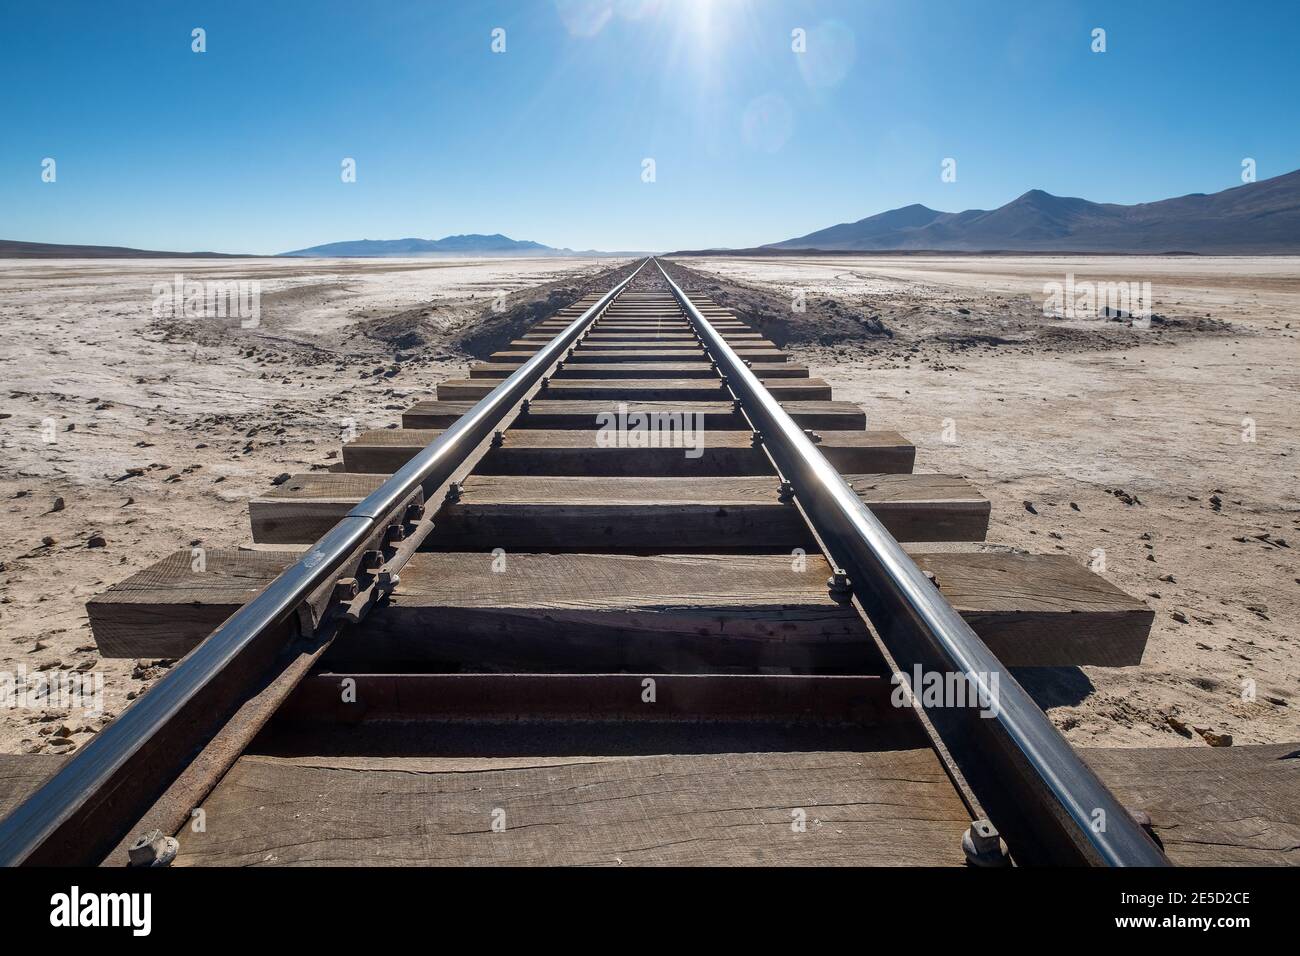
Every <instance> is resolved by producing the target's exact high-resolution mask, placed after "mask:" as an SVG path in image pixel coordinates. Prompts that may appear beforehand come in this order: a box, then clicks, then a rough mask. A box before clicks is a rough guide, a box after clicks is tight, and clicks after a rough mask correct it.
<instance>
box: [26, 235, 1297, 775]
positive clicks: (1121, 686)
mask: <svg viewBox="0 0 1300 956" xmlns="http://www.w3.org/2000/svg"><path fill="white" fill-rule="evenodd" d="M616 264H618V263H617V262H612V261H610V260H583V259H515V260H502V259H495V260H473V261H470V260H433V261H430V260H351V261H342V260H275V259H263V260H254V259H248V260H200V261H196V260H180V261H167V260H146V261H139V260H136V261H109V260H84V261H69V260H47V261H39V262H33V261H23V260H9V261H0V335H2V336H3V342H4V345H3V346H0V374H2V375H3V379H4V387H3V389H2V390H0V455H2V456H3V460H0V501H2V502H3V508H0V672H4V671H7V672H11V673H12V672H16V671H17V670H18V669H20V668H22V669H25V670H26V671H27V672H28V673H31V672H34V671H38V670H49V669H80V670H85V671H102V672H103V673H104V675H105V682H106V686H105V692H106V701H105V704H106V707H105V713H104V715H102V716H100V717H95V718H88V717H87V716H85V715H84V714H82V713H80V712H68V711H39V712H32V711H24V710H4V711H0V752H67V751H69V750H72V749H75V748H76V747H78V746H80V745H82V744H84V742H85V741H86V740H88V739H89V738H90V736H91V735H92V734H93V733H95V732H96V731H97V730H98V729H99V727H100V726H102V724H103V723H104V722H105V721H107V720H111V719H112V717H113V715H115V714H117V713H120V711H121V709H122V708H123V707H124V706H125V705H126V703H127V701H128V700H129V699H133V698H134V697H135V696H138V694H140V693H141V692H143V691H144V690H146V689H147V687H148V686H149V685H150V684H151V683H152V682H153V681H155V680H156V679H157V678H158V677H159V676H160V675H161V674H162V673H164V672H165V669H166V667H167V666H168V662H156V661H138V662H121V661H101V660H99V659H98V657H97V656H96V654H95V648H94V643H93V640H92V639H91V635H90V632H89V628H88V626H87V623H86V617H85V612H84V609H83V605H84V603H85V601H86V599H87V598H88V597H90V596H91V595H92V594H94V593H96V592H98V591H100V590H102V589H104V588H105V587H107V586H109V585H111V584H114V583H116V582H118V581H120V580H122V579H124V578H126V577H127V576H128V575H130V574H132V573H134V572H135V571H137V570H140V569H142V568H144V567H146V566H148V565H149V564H151V563H152V562H154V561H156V560H157V559H159V558H160V557H162V556H164V555H166V554H169V553H171V552H173V551H175V550H178V549H181V548H188V547H190V546H191V545H193V544H202V545H204V546H208V547H237V546H241V545H245V544H247V542H248V540H249V535H248V527H247V516H246V511H245V501H246V499H247V498H248V497H249V496H251V495H253V494H254V493H256V492H259V491H261V490H264V489H265V488H266V487H267V486H268V485H269V483H270V482H272V481H273V480H275V478H276V477H277V476H278V475H281V474H283V473H288V472H298V471H305V470H310V469H321V468H327V467H329V465H330V464H331V461H332V460H333V459H334V457H335V456H336V455H337V449H338V447H339V444H340V442H341V439H342V437H343V436H344V434H345V433H346V432H347V431H348V430H349V429H352V428H355V429H357V430H362V429H365V428H372V427H383V426H386V425H388V424H391V423H392V422H394V421H396V420H398V418H399V416H400V412H401V411H402V410H403V409H404V408H405V407H406V406H407V405H409V404H410V403H411V402H412V401H413V400H415V399H417V398H419V397H422V396H423V395H425V394H426V393H427V392H428V391H429V389H430V387H431V386H432V385H434V384H435V383H437V382H438V381H439V380H441V379H444V378H449V377H456V376H457V375H458V374H459V373H460V372H461V371H462V370H463V369H464V367H465V366H466V365H467V364H468V363H469V361H471V360H472V359H471V356H472V355H473V354H481V353H482V352H483V351H484V350H485V349H486V350H490V346H489V343H490V342H492V341H493V340H494V339H499V338H500V334H499V332H500V331H501V330H508V329H510V328H512V327H514V326H516V325H518V324H519V323H520V322H526V321H527V320H529V319H530V318H536V317H538V316H539V315H540V314H541V312H543V311H545V310H547V309H551V308H559V307H560V306H561V305H563V304H567V302H568V301H572V300H573V299H575V298H577V297H578V296H579V295H580V294H581V293H582V292H583V291H585V289H586V288H588V287H590V286H589V284H590V283H591V282H592V281H593V277H595V276H597V275H598V274H600V273H601V272H603V271H605V270H607V269H609V268H611V267H612V266H614V265H616ZM681 264H682V265H683V266H685V267H687V269H688V270H690V271H689V275H690V277H691V283H692V285H693V286H694V287H695V288H700V289H703V290H706V291H709V292H710V293H711V294H714V295H716V296H717V297H718V298H719V300H720V301H723V302H725V303H727V304H729V305H732V306H733V307H735V308H736V309H737V311H738V312H740V313H741V314H742V315H743V316H744V317H746V318H749V319H751V320H752V321H754V322H755V323H757V324H759V325H760V327H762V328H764V329H765V330H766V331H768V332H769V334H770V335H771V336H772V337H773V338H775V339H777V341H778V344H780V345H784V346H785V347H786V348H787V349H789V350H790V351H791V353H792V357H793V358H795V359H798V360H802V361H803V362H804V363H805V364H807V365H808V366H809V367H810V369H811V371H812V374H814V375H820V376H822V377H824V378H826V379H827V380H828V381H830V382H831V383H832V384H833V385H834V386H835V387H836V397H837V398H839V399H843V400H850V401H856V402H858V403H860V404H862V405H863V406H864V407H865V408H866V409H867V411H868V416H869V421H870V425H871V427H873V428H893V429H896V430H898V431H900V432H902V433H903V434H904V435H905V436H906V437H908V438H909V439H910V440H911V441H913V442H914V443H915V444H916V445H917V447H918V470H922V471H931V472H945V473H955V474H961V475H966V476H967V477H969V478H970V479H972V480H973V481H974V482H975V483H976V485H977V486H978V487H979V488H980V489H981V490H982V491H983V492H984V494H986V495H987V496H988V497H989V498H990V499H991V501H992V503H993V518H992V526H991V528H990V533H989V544H988V545H986V547H1012V548H1021V549H1025V550H1031V551H1058V552H1064V553H1066V554H1069V555H1071V556H1072V557H1074V558H1076V559H1077V560H1078V561H1079V562H1080V563H1083V564H1093V565H1094V566H1095V567H1097V568H1098V569H1100V568H1101V564H1100V563H1099V562H1100V560H1101V559H1102V558H1104V570H1101V573H1103V574H1104V575H1105V576H1106V577H1108V578H1109V579H1111V580H1112V581H1114V582H1115V583H1116V584H1117V585H1119V586H1121V587H1123V588H1124V589H1125V590H1127V591H1129V592H1130V593H1131V594H1133V595H1135V596H1137V597H1140V598H1142V599H1143V600H1145V601H1146V602H1147V603H1148V604H1149V605H1150V606H1151V607H1152V608H1153V609H1154V610H1155V611H1156V623H1155V627H1154V631H1153V634H1152V637H1151V641H1150V643H1149V645H1148V648H1147V652H1146V656H1145V659H1144V661H1143V663H1142V664H1141V665H1139V666H1135V667H1127V668H1116V669H1111V668H1092V667H1087V668H1082V669H1051V670H1044V671H1022V672H1020V673H1019V674H1018V676H1019V677H1020V678H1021V680H1022V682H1024V683H1025V685H1026V686H1027V687H1028V688H1029V689H1030V690H1031V692H1032V693H1033V694H1034V695H1035V697H1036V698H1037V699H1038V700H1039V702H1040V703H1041V704H1043V706H1044V707H1046V708H1047V709H1048V711H1049V713H1050V714H1051V716H1052V719H1053V720H1054V721H1055V722H1056V724H1057V725H1058V726H1059V727H1061V728H1062V730H1063V731H1064V732H1065V733H1066V735H1067V737H1069V738H1070V739H1071V740H1072V741H1073V742H1075V743H1077V744H1081V745H1113V746H1155V745H1168V746H1174V745H1178V746H1209V745H1211V742H1213V743H1217V744H1219V745H1223V744H1226V743H1228V741H1229V739H1231V740H1232V741H1233V742H1235V743H1237V744H1243V743H1262V742H1286V741H1297V740H1300V712H1298V711H1300V627H1298V626H1297V622H1298V621H1300V600H1298V595H1300V561H1298V560H1297V558H1296V553H1297V552H1296V548H1295V547H1294V545H1296V544H1297V543H1300V498H1298V494H1300V482H1298V481H1297V477H1298V475H1297V472H1298V471H1300V459H1298V458H1297V456H1298V455H1300V441H1298V438H1300V422H1297V421H1296V409H1297V404H1296V394H1297V389H1298V388H1300V341H1298V340H1297V335H1298V334H1300V260H1297V259H1284V258H1198V257H1187V258H1111V257H1093V258H1088V257H1072V258H1051V257H1023V258H1020V257H1015V258H1013V257H1005V258H1000V257H984V258H976V257H962V256H945V257H924V256H880V257H869V256H863V257H843V256H836V257H822V258H818V257H800V258H723V257H702V258H698V259H690V260H682V261H681ZM177 273H182V274H184V276H185V277H186V278H187V279H191V280H199V281H204V280H210V279H219V280H227V279H240V280H257V281H258V282H260V283H261V315H260V320H259V323H258V325H257V326H256V327H254V328H241V327H240V324H239V322H238V321H237V320H234V321H228V320H220V321H217V320H196V319H185V318H176V317H174V316H170V315H166V314H163V315H157V314H155V309H154V305H155V295H154V291H153V285H154V283H158V282H161V283H170V282H172V281H173V277H174V275H176V274H177ZM1070 274H1073V275H1074V276H1075V278H1076V279H1077V280H1078V281H1086V280H1089V279H1092V280H1103V281H1121V280H1123V281H1128V280H1134V281H1140V282H1150V283H1151V286H1152V294H1153V298H1154V309H1155V311H1156V313H1157V315H1156V316H1155V317H1154V318H1153V321H1152V322H1151V323H1150V327H1149V328H1142V327H1140V326H1135V325H1134V324H1133V323H1132V322H1130V321H1128V320H1127V318H1126V317H1125V316H1118V317H1110V318H1104V319H1100V320H1098V319H1077V318H1075V319H1057V318H1049V317H1046V316H1044V314H1043V309H1042V301H1043V298H1044V289H1045V283H1047V282H1052V281H1056V282H1064V281H1065V279H1066V276H1067V275H1070ZM797 297H803V298H806V300H807V306H806V308H805V310H804V311H796V310H795V309H793V308H792V303H793V302H794V301H795V299H796V298H797ZM485 330H486V331H485ZM51 438H52V439H53V440H50V439H51ZM1244 438H1253V440H1244Z"/></svg>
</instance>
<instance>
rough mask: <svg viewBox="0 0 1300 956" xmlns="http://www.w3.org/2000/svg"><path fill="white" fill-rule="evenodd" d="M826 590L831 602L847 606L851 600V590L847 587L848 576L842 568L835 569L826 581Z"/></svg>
mask: <svg viewBox="0 0 1300 956" xmlns="http://www.w3.org/2000/svg"><path fill="white" fill-rule="evenodd" d="M826 590H827V591H829V592H830V595H831V600H833V601H835V602H837V603H839V604H847V603H848V602H849V601H851V600H852V599H853V588H852V587H850V586H849V575H848V573H847V572H846V571H845V570H844V569H843V568H836V569H835V573H834V574H832V575H831V576H830V577H829V578H827V579H826Z"/></svg>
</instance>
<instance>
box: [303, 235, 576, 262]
mask: <svg viewBox="0 0 1300 956" xmlns="http://www.w3.org/2000/svg"><path fill="white" fill-rule="evenodd" d="M574 254H575V253H574V252H573V251H572V250H570V249H553V248H551V247H550V246H544V245H542V244H541V243H540V242H531V241H529V240H527V239H511V238H510V237H509V236H503V235H501V234H500V233H497V234H495V235H491V236H484V235H479V234H477V233H474V234H470V235H465V236H446V237H445V238H442V239H352V240H346V241H344V242H328V243H326V244H325V245H323V246H311V247H310V248H307V249H296V250H294V251H293V252H282V253H280V255H282V256H304V257H309V256H406V257H411V256H569V255H574Z"/></svg>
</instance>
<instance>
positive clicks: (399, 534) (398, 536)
mask: <svg viewBox="0 0 1300 956" xmlns="http://www.w3.org/2000/svg"><path fill="white" fill-rule="evenodd" d="M405 540H406V529H405V528H403V527H402V526H401V525H400V524H390V525H389V526H388V527H387V528H385V529H384V544H397V543H398V542H399V541H405Z"/></svg>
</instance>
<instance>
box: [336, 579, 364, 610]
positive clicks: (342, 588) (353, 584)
mask: <svg viewBox="0 0 1300 956" xmlns="http://www.w3.org/2000/svg"><path fill="white" fill-rule="evenodd" d="M360 593H361V585H360V584H359V583H358V582H357V579H356V578H339V579H338V580H337V581H335V582H334V600H336V601H342V602H343V603H344V604H346V603H348V602H349V601H352V600H355V598H356V596H357V595H358V594H360Z"/></svg>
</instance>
